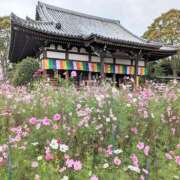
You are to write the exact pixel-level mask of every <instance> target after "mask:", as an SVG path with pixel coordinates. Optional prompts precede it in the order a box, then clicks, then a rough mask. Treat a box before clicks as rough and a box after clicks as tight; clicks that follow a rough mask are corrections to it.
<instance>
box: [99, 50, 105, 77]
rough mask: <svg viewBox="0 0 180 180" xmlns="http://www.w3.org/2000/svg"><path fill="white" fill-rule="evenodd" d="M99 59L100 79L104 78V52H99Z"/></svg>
mask: <svg viewBox="0 0 180 180" xmlns="http://www.w3.org/2000/svg"><path fill="white" fill-rule="evenodd" d="M100 61H101V79H104V78H105V75H104V53H103V52H101V53H100Z"/></svg>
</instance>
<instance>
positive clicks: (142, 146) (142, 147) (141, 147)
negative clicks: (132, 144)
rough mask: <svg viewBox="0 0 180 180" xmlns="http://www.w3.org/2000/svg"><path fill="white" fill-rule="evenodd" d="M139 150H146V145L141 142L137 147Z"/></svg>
mask: <svg viewBox="0 0 180 180" xmlns="http://www.w3.org/2000/svg"><path fill="white" fill-rule="evenodd" d="M136 147H137V148H138V149H139V150H142V149H144V143H143V142H139V143H138V144H137V146H136Z"/></svg>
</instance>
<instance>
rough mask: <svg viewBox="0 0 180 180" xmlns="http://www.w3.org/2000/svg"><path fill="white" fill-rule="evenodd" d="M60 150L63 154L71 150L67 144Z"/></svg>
mask: <svg viewBox="0 0 180 180" xmlns="http://www.w3.org/2000/svg"><path fill="white" fill-rule="evenodd" d="M59 150H60V151H61V152H66V151H68V150H69V147H68V146H67V145H66V144H60V147H59Z"/></svg>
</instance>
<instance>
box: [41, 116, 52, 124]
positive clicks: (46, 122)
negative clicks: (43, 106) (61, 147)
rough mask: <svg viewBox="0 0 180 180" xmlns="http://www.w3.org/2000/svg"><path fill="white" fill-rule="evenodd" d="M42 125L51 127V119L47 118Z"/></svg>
mask: <svg viewBox="0 0 180 180" xmlns="http://www.w3.org/2000/svg"><path fill="white" fill-rule="evenodd" d="M42 124H43V125H44V126H49V125H50V121H49V119H48V118H47V117H45V118H44V119H43V120H42Z"/></svg>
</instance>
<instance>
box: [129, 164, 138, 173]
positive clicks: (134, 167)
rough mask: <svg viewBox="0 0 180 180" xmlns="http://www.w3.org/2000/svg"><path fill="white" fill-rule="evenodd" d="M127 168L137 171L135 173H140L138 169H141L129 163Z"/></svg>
mask: <svg viewBox="0 0 180 180" xmlns="http://www.w3.org/2000/svg"><path fill="white" fill-rule="evenodd" d="M128 169H129V170H131V171H134V172H137V173H140V171H141V170H140V169H139V168H138V167H136V166H131V165H129V166H128Z"/></svg>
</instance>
